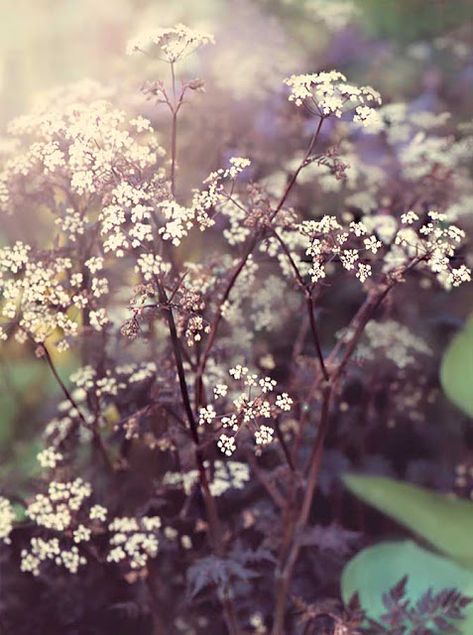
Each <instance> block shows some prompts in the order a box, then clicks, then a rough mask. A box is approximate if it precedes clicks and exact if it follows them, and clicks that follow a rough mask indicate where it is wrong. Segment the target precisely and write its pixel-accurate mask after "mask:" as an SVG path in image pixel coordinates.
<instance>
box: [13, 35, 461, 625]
mask: <svg viewBox="0 0 473 635" xmlns="http://www.w3.org/2000/svg"><path fill="white" fill-rule="evenodd" d="M212 44H213V37H212V36H211V35H209V34H207V33H201V32H198V31H194V30H192V29H190V28H188V27H186V26H184V25H182V24H180V25H177V26H175V27H173V28H163V29H157V30H154V31H150V32H148V33H145V34H142V35H139V36H138V37H136V38H135V39H133V40H132V41H131V42H130V43H129V45H128V53H129V54H130V55H134V56H135V55H137V56H146V57H150V58H151V59H153V60H155V61H156V68H164V69H167V70H166V73H165V74H164V76H163V78H159V79H156V80H155V81H148V82H146V83H144V85H143V88H142V92H143V94H144V95H145V97H146V98H147V99H149V100H151V101H152V102H153V103H154V104H156V107H157V108H165V109H167V111H168V113H169V130H162V131H161V130H158V131H157V132H156V131H155V129H154V128H153V125H152V124H151V123H150V121H148V120H147V119H145V118H144V117H142V116H134V115H130V114H128V113H127V112H126V111H125V110H123V109H121V108H119V107H118V106H116V105H114V103H113V102H112V101H110V99H108V98H107V95H106V94H103V95H101V94H100V89H99V88H98V87H92V90H90V88H91V87H90V86H89V85H86V84H84V85H83V86H82V88H80V89H76V90H74V91H70V92H65V93H63V94H61V95H60V96H57V95H56V96H55V97H54V99H53V100H51V101H49V102H47V103H46V104H43V105H42V106H41V107H39V108H38V109H37V110H35V111H34V112H33V113H32V114H30V115H26V116H23V117H20V118H18V119H16V120H15V121H13V122H12V123H11V124H10V126H9V127H8V131H7V132H8V139H9V141H10V144H9V146H8V152H7V155H6V158H5V161H4V165H3V169H2V172H1V173H0V205H1V207H2V211H3V213H4V214H6V215H8V214H15V213H16V212H20V211H21V210H23V211H24V210H27V211H28V214H29V216H30V217H31V218H32V219H36V218H37V219H40V221H41V222H38V231H37V234H36V235H35V236H34V237H33V238H32V239H31V240H29V241H25V240H24V239H22V237H21V236H17V237H16V239H15V240H13V241H12V242H11V243H9V244H6V245H4V246H2V247H1V248H0V288H1V291H2V300H1V306H0V310H1V322H0V338H1V340H2V341H3V345H4V346H5V347H7V346H9V343H10V341H11V340H16V341H17V342H19V343H22V344H25V345H26V346H28V347H30V349H31V350H32V351H34V353H35V354H36V356H37V357H38V358H39V359H40V360H42V361H43V362H44V363H45V364H46V365H47V366H48V367H49V369H50V371H51V373H52V376H53V377H54V379H55V381H56V382H57V385H58V387H59V389H60V390H61V392H62V396H63V400H62V401H61V403H59V404H58V409H57V415H56V416H55V417H54V418H52V419H51V420H50V421H49V422H48V423H47V424H46V425H45V427H44V433H43V442H44V448H43V449H42V450H41V451H40V453H39V454H38V457H37V458H38V461H39V464H40V466H41V469H42V474H43V478H42V479H41V480H40V481H39V482H38V484H37V488H38V491H37V493H36V494H35V495H34V496H33V497H31V498H29V499H28V500H21V498H20V503H21V507H22V509H23V511H24V516H25V519H26V520H24V521H17V520H16V514H15V512H14V508H13V502H15V501H16V500H17V499H16V498H15V497H14V496H11V497H10V498H9V497H8V496H6V497H2V498H1V499H0V538H1V539H2V540H3V541H4V542H5V543H13V546H15V545H19V550H18V554H17V555H18V558H19V568H20V569H21V571H22V572H24V574H25V575H31V576H33V577H34V578H39V579H42V578H44V580H45V581H46V582H47V584H49V585H50V586H51V587H52V588H55V585H56V592H57V588H59V587H58V585H59V584H60V583H59V581H60V580H62V579H63V576H64V575H71V574H72V575H74V576H79V577H80V576H83V577H82V578H80V579H82V580H86V579H94V580H100V579H103V576H104V575H107V576H111V577H113V579H114V580H116V581H117V585H118V584H119V582H120V581H122V580H125V581H127V582H128V583H129V584H130V589H133V591H131V590H130V591H128V596H127V597H133V598H134V600H133V601H136V603H137V606H138V607H139V609H140V610H143V611H144V612H145V613H146V614H147V615H149V616H150V619H151V621H152V624H153V628H154V629H155V630H154V632H156V633H161V632H163V633H164V632H166V633H167V632H171V631H170V630H168V629H167V627H166V623H171V621H172V620H175V618H176V615H175V614H173V610H175V611H176V612H179V611H182V610H183V609H182V607H183V606H185V603H186V602H187V603H188V602H189V601H191V600H192V601H194V602H195V608H194V609H193V612H192V615H191V616H190V617H189V621H187V622H186V621H185V620H184V621H183V622H182V624H181V626H180V628H181V631H182V630H183V629H184V632H196V630H195V629H197V630H198V629H199V628H207V632H208V625H209V622H208V619H209V618H208V617H205V615H206V614H208V612H209V610H210V614H211V615H214V618H213V619H215V620H216V622H215V623H218V627H217V626H216V627H215V629H214V630H213V631H212V632H215V633H216V632H228V633H232V634H236V633H243V632H259V633H266V632H272V633H273V635H282V634H283V633H289V632H296V630H294V629H295V627H294V626H293V624H294V620H293V617H292V612H293V610H294V608H296V609H297V607H298V606H299V608H300V606H301V605H300V602H299V604H298V600H297V599H295V597H294V593H295V589H297V580H298V575H299V573H298V571H299V568H300V564H301V558H300V555H301V550H302V549H303V547H304V544H305V543H304V539H303V537H304V536H307V535H308V534H309V533H310V531H311V529H312V525H313V522H314V515H316V514H317V509H314V501H315V499H316V495H317V492H318V488H319V487H320V484H321V483H320V476H321V467H322V465H323V459H324V450H325V448H326V445H327V439H328V437H329V436H330V435H331V434H333V430H334V428H335V425H336V414H337V412H338V411H339V409H341V411H345V410H346V402H345V393H344V390H345V385H346V380H347V377H349V376H350V373H351V372H353V370H354V369H355V371H356V372H359V360H360V359H363V360H364V367H365V368H367V369H368V370H369V363H370V360H371V359H373V358H374V357H375V354H376V350H377V348H382V349H383V350H385V351H387V352H388V359H389V360H390V361H391V362H392V363H393V364H394V365H395V366H397V368H398V369H402V370H404V369H405V368H408V367H409V366H410V365H411V364H413V362H414V361H415V357H416V355H429V354H431V351H430V349H429V347H428V345H427V344H426V343H425V342H424V341H423V340H422V339H421V338H419V337H417V336H415V335H413V334H411V333H410V332H409V331H407V330H406V329H404V331H403V330H402V329H403V327H402V325H400V324H399V323H397V322H396V321H395V320H392V319H391V320H385V319H383V318H384V313H385V311H386V307H388V306H390V307H391V306H392V305H393V304H395V303H396V302H400V301H401V302H402V301H403V300H402V298H403V295H402V289H403V287H404V286H405V285H406V284H412V282H415V283H419V284H421V285H422V284H424V283H423V282H422V281H426V284H424V286H428V287H431V286H433V285H434V284H435V285H440V287H441V288H443V289H444V290H445V292H447V291H449V290H451V289H452V288H455V287H458V286H459V285H460V284H462V283H463V282H469V281H470V277H471V274H470V270H469V269H468V267H467V266H466V264H465V263H464V262H463V260H462V247H463V244H464V242H465V232H464V231H463V230H462V229H461V228H460V227H457V226H456V225H454V224H452V223H451V222H450V220H449V216H448V215H446V214H445V213H443V212H442V211H439V210H437V209H431V208H430V206H427V205H426V203H425V201H423V200H422V199H420V200H418V201H414V202H413V204H412V206H411V207H409V208H404V207H402V208H399V209H396V210H391V212H390V213H386V214H384V215H369V214H367V215H366V218H365V217H362V216H358V217H356V216H355V215H353V214H347V213H340V211H339V210H331V211H328V212H327V213H324V214H320V215H318V216H317V217H315V218H314V217H312V218H308V217H307V214H305V213H304V209H303V206H301V205H299V204H298V198H297V196H296V194H297V190H298V187H299V185H300V183H301V182H302V183H303V182H304V174H307V173H309V174H313V173H314V170H315V173H316V174H324V175H325V176H326V175H330V176H331V177H333V178H334V179H335V180H337V181H344V180H346V179H347V170H348V168H349V165H348V164H347V163H345V161H344V160H342V157H341V155H340V152H339V151H338V149H337V148H335V147H334V146H331V145H330V144H329V139H330V135H331V134H332V133H333V131H334V130H338V127H339V126H340V130H342V131H344V132H345V134H346V135H347V137H350V135H351V134H354V133H357V134H358V133H360V131H362V132H363V133H370V134H379V135H385V134H387V133H386V131H387V130H389V128H388V127H387V123H386V121H387V120H386V117H385V116H383V110H382V108H380V105H381V97H380V95H379V94H378V92H377V91H376V90H374V89H373V88H371V87H369V86H356V85H353V84H351V83H349V82H348V81H347V79H346V77H345V76H344V75H343V74H342V73H340V72H338V71H322V72H319V73H307V74H303V75H293V76H291V77H289V78H287V79H285V80H284V85H285V87H286V89H288V91H289V94H288V99H289V102H292V103H291V107H292V108H295V109H296V110H298V111H300V113H301V117H304V118H305V121H306V123H307V125H308V127H309V128H310V138H309V140H308V141H307V143H306V148H305V150H304V151H303V153H302V154H301V156H300V157H298V158H297V160H296V161H295V163H294V161H293V162H292V164H291V169H290V171H289V172H288V173H287V174H286V178H285V182H284V183H283V184H282V187H281V188H280V189H278V188H274V187H273V186H272V185H271V182H270V179H268V178H267V175H264V174H262V175H261V176H260V175H259V174H258V170H257V166H256V167H255V166H254V165H253V164H252V161H251V157H248V158H247V157H231V158H229V159H228V161H227V163H226V165H224V166H223V167H221V168H218V169H215V170H214V171H213V172H212V173H211V174H210V175H209V176H208V177H207V179H206V180H205V181H204V182H203V184H202V186H201V188H199V189H194V190H192V191H188V192H186V191H184V188H183V187H182V185H180V184H179V173H180V170H179V167H180V162H179V134H178V133H179V122H180V115H181V111H182V110H184V109H189V108H192V101H193V99H196V98H198V96H197V95H196V93H199V92H203V90H204V82H203V81H202V80H200V79H195V78H191V79H189V78H185V77H181V76H180V74H179V68H180V62H181V61H182V59H183V58H184V57H186V56H188V55H190V54H194V53H195V52H196V51H197V50H198V49H199V48H201V47H204V46H209V45H212ZM161 63H162V64H164V66H163V65H161V66H158V65H159V64H161ZM166 74H167V76H166ZM204 98H205V97H204ZM301 136H303V134H302V130H301ZM201 234H202V238H199V241H203V244H205V245H206V248H205V249H203V250H200V252H199V250H197V252H196V250H194V249H193V248H192V245H193V243H194V242H196V241H197V238H196V237H200V235H201ZM337 286H338V287H339V288H341V289H344V288H347V286H348V287H349V288H352V287H355V288H356V294H357V297H359V298H360V301H359V304H358V306H357V307H356V308H355V310H354V312H353V315H352V317H351V319H350V320H349V321H348V323H346V324H343V325H340V326H339V328H338V329H337V333H336V337H332V336H329V335H328V332H329V330H330V329H328V328H327V326H326V325H324V324H323V323H324V321H326V320H327V319H328V318H326V317H324V311H323V310H321V309H323V307H324V306H325V303H326V301H327V297H328V296H330V294H331V293H334V289H335V288H337ZM299 322H300V327H299V326H297V325H296V327H294V324H296V323H299ZM275 325H276V328H278V329H279V332H280V333H281V336H280V337H281V338H284V357H285V359H284V361H283V362H281V363H280V364H278V354H277V352H276V350H275V349H274V347H272V344H271V341H268V339H267V338H265V333H266V332H268V331H269V330H270V329H271V328H273V327H274V326H275ZM281 327H282V328H281ZM322 333H323V334H324V335H323V336H322ZM333 335H335V334H333ZM68 350H70V351H72V352H73V353H74V355H75V356H76V357H77V359H80V360H81V361H80V367H79V368H78V369H76V370H75V372H73V374H72V375H71V376H70V378H69V379H66V378H65V377H63V373H62V370H61V364H60V360H61V355H62V354H64V352H65V351H68ZM279 358H281V355H279ZM280 361H281V360H280ZM355 362H356V363H355ZM122 494H123V496H122ZM257 495H258V496H259V498H260V500H259V503H258V506H255V505H254V504H253V502H252V501H253V499H254V497H255V496H257ZM229 496H234V497H236V498H235V500H233V499H232V498H229ZM244 497H246V498H244ZM242 500H246V503H244V504H242V502H241V501H242ZM229 501H230V504H229ZM232 501H233V502H232ZM101 576H102V577H101ZM261 578H263V579H264V580H266V581H267V585H266V586H265V589H264V592H261V590H260V591H258V594H259V595H258V606H257V607H256V610H255V607H254V606H252V605H251V602H250V601H249V600H250V598H251V596H252V589H253V592H254V593H256V591H255V589H256V586H255V585H257V584H258V583H257V582H256V581H255V580H260V579H261ZM185 580H187V582H186V581H185ZM184 588H187V596H184V595H182V599H179V600H175V598H174V599H173V602H172V603H171V602H170V600H169V598H170V596H173V594H174V593H176V592H178V591H181V590H182V589H184ZM137 589H140V591H138V590H137ZM265 596H266V597H265ZM202 597H205V600H201V598H202ZM130 601H131V600H129V602H130ZM199 601H200V602H201V603H200V604H199ZM205 603H207V605H208V606H210V607H212V608H211V609H208V608H205V607H206V605H205ZM171 605H172V606H171ZM143 607H144V608H143ZM289 609H291V610H289ZM206 611H207V613H206ZM220 616H221V618H220ZM179 619H181V621H182V619H183V618H179ZM199 620H200V621H199ZM206 620H207V621H206ZM173 623H174V622H173ZM190 624H192V628H193V629H194V630H192V631H191V630H187V631H186V628H188V629H190V628H191V626H190ZM346 628H347V629H348V626H347V627H346ZM217 629H218V630H217ZM248 629H250V630H248ZM173 632H174V631H173ZM297 632H298V631H297ZM340 632H347V633H348V632H355V631H348V630H346V631H340Z"/></svg>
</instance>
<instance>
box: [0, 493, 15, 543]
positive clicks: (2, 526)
mask: <svg viewBox="0 0 473 635" xmlns="http://www.w3.org/2000/svg"><path fill="white" fill-rule="evenodd" d="M14 520H15V512H14V511H13V507H12V506H11V503H10V501H9V500H8V499H7V498H5V497H3V496H0V541H3V542H5V543H7V544H8V543H9V542H10V534H11V532H12V529H13V521H14Z"/></svg>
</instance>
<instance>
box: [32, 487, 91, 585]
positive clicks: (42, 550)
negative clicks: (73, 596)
mask: <svg viewBox="0 0 473 635" xmlns="http://www.w3.org/2000/svg"><path fill="white" fill-rule="evenodd" d="M91 494H92V488H91V486H90V484H89V483H86V482H84V481H83V480H82V479H81V478H76V479H75V480H74V481H68V482H58V481H51V482H50V483H49V486H48V493H47V495H44V494H38V495H37V496H36V497H35V499H34V500H33V501H32V502H31V503H30V504H29V505H28V507H27V508H26V515H27V516H29V518H31V520H32V521H33V522H34V523H35V524H36V525H37V526H38V527H40V528H43V529H49V530H52V531H54V532H60V533H61V534H63V536H64V538H66V536H72V543H80V542H83V541H88V540H89V539H90V537H91V533H92V532H91V531H90V529H88V528H87V527H86V526H84V525H83V524H81V523H80V522H79V521H78V517H79V514H80V512H81V508H82V507H83V504H84V501H85V500H86V499H87V498H89V497H90V496H91ZM72 543H71V540H70V538H69V539H66V540H65V541H63V540H60V539H59V538H58V537H54V538H48V539H45V538H42V537H37V536H34V537H33V538H31V540H30V547H29V549H23V550H22V552H21V570H22V571H25V572H30V573H32V574H33V575H35V576H37V575H39V573H40V566H41V564H42V563H43V562H46V561H51V562H52V563H54V564H55V565H56V566H63V567H64V568H65V569H67V570H68V571H69V572H70V573H77V571H78V569H79V567H80V566H81V565H84V564H86V562H87V560H86V558H85V556H83V555H81V553H80V552H79V549H78V547H77V545H76V544H72Z"/></svg>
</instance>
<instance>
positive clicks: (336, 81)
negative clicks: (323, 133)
mask: <svg viewBox="0 0 473 635" xmlns="http://www.w3.org/2000/svg"><path fill="white" fill-rule="evenodd" d="M284 83H285V84H286V85H287V86H289V88H290V89H291V92H290V94H289V101H293V102H294V103H295V104H296V106H302V105H303V104H305V105H306V106H307V107H308V108H309V109H310V110H311V111H312V112H313V113H314V114H317V115H319V116H320V117H329V116H331V115H334V116H335V117H338V118H340V117H341V116H342V114H343V113H345V112H350V113H351V114H352V119H353V121H354V122H355V123H359V124H360V125H362V126H363V127H368V126H374V127H375V128H376V129H378V128H379V127H380V121H379V117H378V114H377V111H376V110H375V109H374V108H373V106H374V105H379V104H381V96H380V94H379V93H378V92H377V91H376V90H374V88H371V86H354V85H353V84H349V83H347V78H346V77H345V75H343V74H342V73H340V72H338V71H322V72H321V73H307V74H305V75H291V77H288V78H286V79H285V80H284Z"/></svg>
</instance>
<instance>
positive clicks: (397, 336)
mask: <svg viewBox="0 0 473 635" xmlns="http://www.w3.org/2000/svg"><path fill="white" fill-rule="evenodd" d="M365 341H366V343H362V344H361V345H360V346H359V348H358V353H357V354H358V355H359V356H360V357H362V358H363V359H371V360H373V359H375V356H376V354H380V353H381V354H382V355H383V356H385V358H386V359H388V360H389V361H391V362H392V363H393V364H395V365H396V366H397V367H398V368H400V369H404V368H407V367H408V366H413V365H415V363H416V356H417V355H432V351H431V349H430V347H429V346H428V345H427V344H426V343H425V342H424V340H423V339H421V338H420V337H418V336H416V335H414V334H413V333H411V331H409V329H408V328H406V327H405V326H404V325H402V324H400V323H399V322H396V321H395V320H386V321H384V322H377V321H375V320H371V321H370V322H368V324H367V325H366V328H365Z"/></svg>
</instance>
